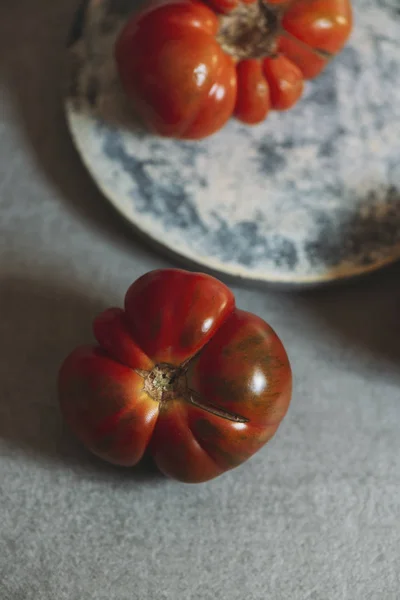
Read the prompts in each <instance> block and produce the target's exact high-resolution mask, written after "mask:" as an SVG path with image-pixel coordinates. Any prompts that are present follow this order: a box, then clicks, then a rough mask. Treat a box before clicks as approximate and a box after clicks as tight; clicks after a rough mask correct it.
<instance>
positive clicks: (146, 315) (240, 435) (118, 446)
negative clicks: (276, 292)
mask: <svg viewBox="0 0 400 600" xmlns="http://www.w3.org/2000/svg"><path fill="white" fill-rule="evenodd" d="M94 335H95V337H96V339H97V344H96V345H90V346H83V347H80V348H77V349H76V350H74V351H73V352H72V354H70V355H69V356H68V357H67V358H66V360H65V361H64V363H63V365H62V367H61V369H60V373H59V381H58V388H59V400H60V406H61V410H62V413H63V415H64V418H65V420H66V422H67V423H68V424H69V426H70V427H71V428H72V430H73V431H74V432H75V434H76V435H77V436H78V437H79V438H80V440H81V441H82V442H83V443H84V444H85V445H86V446H87V447H88V448H89V449H90V450H91V451H92V452H93V453H95V454H96V455H98V456H100V457H101V458H103V459H105V460H106V461H109V462H111V463H114V464H117V465H122V466H127V467H130V466H134V465H136V464H137V463H138V462H139V461H140V460H141V458H142V457H143V455H144V453H145V451H146V450H148V451H149V452H150V453H151V454H152V456H153V458H154V460H155V463H156V464H157V466H158V468H159V469H160V470H161V471H162V472H163V473H164V474H165V475H167V476H170V477H172V478H175V479H178V480H180V481H184V482H188V483H190V482H191V483H198V482H203V481H207V480H209V479H212V478H214V477H217V476H219V475H221V474H222V473H224V472H225V471H227V470H229V469H232V468H234V467H237V466H238V465H240V464H241V463H243V462H245V461H246V460H247V459H249V458H250V457H251V456H252V455H253V454H254V453H255V452H257V450H259V449H260V448H261V447H262V446H263V445H264V444H265V443H266V442H267V441H268V440H269V439H271V437H272V436H273V435H274V434H275V432H276V431H277V429H278V427H279V424H280V422H281V421H282V419H283V417H284V416H285V414H286V412H287V409H288V406H289V403H290V399H291V391H292V375H291V368H290V364H289V360H288V357H287V354H286V351H285V349H284V347H283V345H282V343H281V341H280V340H279V338H278V337H277V335H276V333H275V332H274V331H273V330H272V329H271V327H270V326H269V325H268V324H267V323H266V322H265V321H263V320H262V319H260V318H259V317H257V316H256V315H254V314H251V313H248V312H245V311H243V310H240V309H238V308H236V306H235V300H234V296H233V294H232V292H231V291H230V290H229V288H227V287H226V286H225V285H224V284H222V283H221V282H219V281H218V280H217V279H214V278H213V277H210V276H208V275H205V274H201V273H191V272H187V271H183V270H179V269H166V270H157V271H152V272H150V273H147V274H146V275H143V276H142V277H141V278H139V279H138V280H137V281H136V282H135V283H133V284H132V285H131V287H130V288H129V290H128V292H127V294H126V297H125V307H124V309H121V308H110V309H108V310H106V311H105V312H104V313H102V314H101V315H100V316H98V317H97V318H96V319H95V321H94Z"/></svg>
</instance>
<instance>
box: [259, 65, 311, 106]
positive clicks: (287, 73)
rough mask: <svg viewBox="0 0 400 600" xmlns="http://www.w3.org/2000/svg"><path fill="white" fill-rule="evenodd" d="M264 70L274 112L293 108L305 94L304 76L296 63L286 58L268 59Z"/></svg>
mask: <svg viewBox="0 0 400 600" xmlns="http://www.w3.org/2000/svg"><path fill="white" fill-rule="evenodd" d="M263 70H264V73H265V76H266V78H267V81H268V85H269V90H270V95H271V106H272V108H273V109H274V110H288V109H289V108H292V106H294V105H295V104H296V103H297V102H298V101H299V99H300V98H301V95H302V93H303V89H304V79H303V74H302V72H301V71H300V69H299V67H297V66H296V65H295V64H294V63H292V62H291V61H290V60H289V59H288V58H286V57H285V56H277V57H276V58H266V59H265V60H264V62H263Z"/></svg>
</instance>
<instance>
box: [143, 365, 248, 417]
mask: <svg viewBox="0 0 400 600" xmlns="http://www.w3.org/2000/svg"><path fill="white" fill-rule="evenodd" d="M191 360H192V358H190V359H188V360H187V361H185V362H183V363H182V365H181V366H179V367H176V366H174V365H170V364H168V363H159V364H157V365H155V367H153V369H152V370H151V371H144V370H142V369H136V373H137V374H138V375H140V377H142V378H143V380H144V385H143V390H144V391H145V392H146V393H147V394H148V395H149V396H150V397H151V398H153V400H156V401H157V402H159V403H160V404H162V403H165V402H168V401H170V400H174V399H183V400H185V401H186V402H189V403H190V404H192V405H193V406H196V407H197V408H200V409H202V410H204V411H206V412H209V413H210V414H213V415H215V416H217V417H221V418H222V419H226V420H228V421H233V422H235V423H248V421H249V419H246V418H245V417H242V416H240V415H238V414H235V413H232V412H230V411H227V410H225V409H222V408H220V407H218V406H216V405H215V404H213V403H212V402H207V401H205V400H204V399H203V398H201V396H200V394H199V393H198V392H196V391H195V390H192V389H191V388H189V386H188V383H187V379H186V372H187V368H188V365H189V363H190V361H191Z"/></svg>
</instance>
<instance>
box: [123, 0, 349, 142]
mask: <svg viewBox="0 0 400 600" xmlns="http://www.w3.org/2000/svg"><path fill="white" fill-rule="evenodd" d="M351 29H352V10H351V3H350V0H266V1H265V2H263V1H262V0H242V1H240V0H209V2H208V5H207V4H205V3H203V2H200V1H199V0H158V1H156V2H152V3H151V4H149V5H148V6H147V7H146V8H145V9H143V10H142V11H141V12H140V13H138V14H135V15H134V16H132V17H131V18H130V19H129V21H128V23H127V24H126V26H125V27H124V28H123V30H122V32H121V34H120V35H119V36H118V40H117V43H116V46H115V58H116V63H117V68H118V72H119V76H120V78H121V82H122V85H123V87H124V89H125V91H126V93H127V95H128V97H129V98H130V100H131V103H132V105H133V107H134V109H135V110H136V112H137V114H138V115H139V116H140V117H141V118H142V120H143V121H144V123H145V125H146V126H147V127H148V128H149V129H150V130H151V131H153V132H154V133H157V134H159V135H162V136H167V137H175V138H183V139H200V138H204V137H207V136H209V135H211V134H213V133H215V132H216V131H218V130H219V129H221V128H222V127H223V126H224V125H225V123H226V122H227V121H228V119H230V117H232V116H233V115H235V116H236V118H238V119H240V120H241V121H243V122H244V123H247V124H255V123H259V122H260V121H262V120H264V119H265V117H266V115H267V114H268V111H269V109H270V98H272V108H273V109H276V110H282V109H285V110H286V109H287V108H289V107H291V106H293V105H294V104H295V103H296V102H297V101H298V100H299V98H300V96H301V93H302V90H303V81H304V79H308V78H311V77H315V76H316V75H318V74H319V73H320V72H321V71H322V69H323V68H324V67H325V66H326V64H327V63H328V61H329V60H330V59H331V58H332V57H333V56H334V55H335V54H337V53H338V52H339V51H340V50H341V49H342V47H343V45H344V44H345V42H346V41H347V39H348V37H349V35H350V33H351ZM265 60H266V61H267V68H264V66H263V65H265ZM271 61H277V62H275V63H272V62H271ZM261 63H263V65H262V64H261ZM289 88H291V89H290V90H289Z"/></svg>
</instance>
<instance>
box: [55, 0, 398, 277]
mask: <svg viewBox="0 0 400 600" xmlns="http://www.w3.org/2000/svg"><path fill="white" fill-rule="evenodd" d="M82 1H83V2H84V4H83V6H87V10H86V11H85V10H83V12H82V11H79V12H78V14H77V18H76V20H75V21H74V27H73V28H72V34H71V36H70V45H69V48H70V49H69V64H70V69H69V76H68V77H67V78H66V79H67V86H66V87H67V91H68V94H67V102H66V108H67V115H68V121H69V124H70V128H71V131H72V134H73V138H74V140H75V143H76V146H77V148H78V149H79V152H80V154H81V156H82V158H83V161H84V162H85V164H86V165H87V167H88V169H89V171H90V172H91V174H92V176H93V178H94V180H95V181H96V182H97V184H98V186H99V187H100V189H101V190H102V191H103V192H104V195H105V196H106V197H107V198H108V199H109V200H110V202H111V203H112V204H113V205H114V206H115V207H116V209H117V210H118V211H119V212H120V213H121V214H122V215H123V216H124V217H125V218H126V219H127V220H128V221H129V222H131V223H133V224H134V225H135V226H136V227H137V228H138V229H139V230H141V231H142V232H143V233H144V234H146V235H147V236H148V237H149V238H150V239H152V240H155V241H157V242H158V243H161V244H163V246H164V247H165V248H167V249H168V250H170V251H173V252H174V253H175V254H177V255H178V256H179V257H180V259H181V260H182V259H186V261H189V262H190V264H191V265H193V264H196V265H200V266H201V268H208V269H211V270H212V271H214V272H216V273H223V274H228V275H230V276H231V277H233V278H237V279H239V278H241V279H244V280H246V281H254V280H255V281H257V282H260V283H261V282H262V283H265V282H268V283H275V284H281V285H282V284H283V285H310V284H315V283H324V282H326V281H332V280H337V279H342V278H348V277H351V276H355V275H358V274H360V273H364V272H365V271H368V270H371V269H375V268H377V267H380V266H382V264H387V263H388V262H390V261H393V260H394V259H395V258H399V257H400V167H399V155H400V54H399V51H398V40H399V38H400V19H399V14H400V13H399V7H397V8H396V6H395V4H394V3H393V0H357V2H355V3H354V20H355V27H354V31H353V33H352V35H351V37H350V40H349V42H348V44H347V45H346V47H345V49H344V50H343V52H341V53H340V54H339V55H338V56H337V57H336V58H335V59H334V60H333V61H332V62H331V64H330V65H329V66H328V67H327V69H326V70H325V71H324V72H323V74H322V75H321V76H320V77H318V78H317V79H316V80H314V81H312V82H307V85H306V87H305V94H304V98H303V99H302V100H301V101H300V102H299V103H298V105H297V106H296V107H295V108H294V109H293V110H291V111H288V112H284V113H278V112H271V113H270V114H269V116H268V118H267V119H266V121H265V122H263V123H261V124H260V125H258V126H256V127H248V126H246V125H243V124H240V123H239V122H238V121H236V120H235V119H231V120H230V121H229V123H228V124H227V125H226V126H225V127H224V128H223V129H222V130H221V131H220V132H218V133H217V134H215V135H213V136H211V137H210V138H207V139H206V140H201V141H197V142H194V143H193V142H187V141H176V140H170V139H160V138H159V137H155V136H151V135H149V134H148V133H146V132H144V131H143V130H142V129H141V128H140V125H139V124H138V123H135V121H134V118H133V113H132V110H131V109H130V107H129V105H128V103H127V102H126V99H125V96H124V94H123V92H122V90H121V86H120V84H119V80H118V76H117V72H116V68H115V62H114V60H113V48H114V43H115V39H116V36H117V35H118V32H119V31H120V28H121V26H123V24H124V22H125V20H126V18H127V17H128V15H129V14H130V13H131V12H132V11H134V10H135V8H137V6H138V5H140V3H141V1H142V0H120V1H119V2H116V1H115V0H82Z"/></svg>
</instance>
